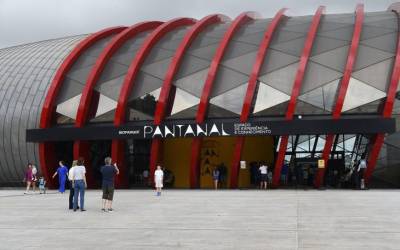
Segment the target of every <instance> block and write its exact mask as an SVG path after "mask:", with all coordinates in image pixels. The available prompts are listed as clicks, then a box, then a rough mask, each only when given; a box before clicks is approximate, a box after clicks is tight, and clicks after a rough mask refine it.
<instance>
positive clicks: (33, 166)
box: [32, 164, 38, 192]
mask: <svg viewBox="0 0 400 250" xmlns="http://www.w3.org/2000/svg"><path fill="white" fill-rule="evenodd" d="M37 172H38V170H37V168H36V166H35V165H33V164H32V190H33V192H35V191H36V182H37Z"/></svg>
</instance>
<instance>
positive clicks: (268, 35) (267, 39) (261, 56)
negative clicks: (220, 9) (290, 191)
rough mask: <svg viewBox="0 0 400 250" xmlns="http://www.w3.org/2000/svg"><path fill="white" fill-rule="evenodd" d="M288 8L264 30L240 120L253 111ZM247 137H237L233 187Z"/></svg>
mask: <svg viewBox="0 0 400 250" xmlns="http://www.w3.org/2000/svg"><path fill="white" fill-rule="evenodd" d="M285 11H286V8H284V9H281V10H279V11H278V12H277V13H276V14H275V16H274V18H273V19H272V21H271V23H270V24H269V25H268V28H267V29H266V30H265V32H264V37H263V40H262V41H261V43H260V46H259V48H258V51H257V55H256V59H255V62H254V64H253V68H252V71H251V74H250V78H249V84H248V85H247V90H246V95H245V98H244V102H243V107H242V113H241V114H240V122H247V120H248V118H249V115H250V112H251V104H252V102H253V99H254V93H255V90H256V86H257V78H258V75H259V73H260V69H261V66H262V65H263V63H264V60H265V55H266V53H267V49H268V47H269V44H270V43H271V40H272V36H273V34H274V32H275V30H276V28H277V27H278V25H279V23H280V21H281V20H282V17H283V16H284V13H285ZM244 142H245V137H243V136H239V137H237V138H236V142H235V150H234V154H233V160H232V169H231V184H230V186H231V188H237V186H238V176H239V162H240V159H241V155H242V149H243V146H244Z"/></svg>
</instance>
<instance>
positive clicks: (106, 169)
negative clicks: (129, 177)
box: [100, 157, 119, 212]
mask: <svg viewBox="0 0 400 250" xmlns="http://www.w3.org/2000/svg"><path fill="white" fill-rule="evenodd" d="M111 161H112V159H111V157H106V158H105V159H104V163H105V165H104V166H102V167H101V169H100V172H101V174H102V176H103V181H102V189H103V196H102V198H103V207H102V209H101V210H102V211H103V212H112V211H113V209H112V201H113V198H114V177H115V175H117V174H119V169H118V167H117V164H116V163H114V165H112V164H111Z"/></svg>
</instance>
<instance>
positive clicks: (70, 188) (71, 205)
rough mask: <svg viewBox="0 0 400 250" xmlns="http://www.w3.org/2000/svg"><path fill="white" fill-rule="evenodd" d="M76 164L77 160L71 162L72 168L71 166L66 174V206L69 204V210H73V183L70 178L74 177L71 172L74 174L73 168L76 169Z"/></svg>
mask: <svg viewBox="0 0 400 250" xmlns="http://www.w3.org/2000/svg"><path fill="white" fill-rule="evenodd" d="M77 164H78V161H77V160H73V161H72V166H71V168H70V169H69V172H68V180H69V200H68V201H69V202H68V204H69V206H68V207H69V209H73V208H74V185H73V183H72V176H73V175H74V174H73V172H74V168H75V167H76V165H77ZM77 208H78V209H79V206H78V207H77Z"/></svg>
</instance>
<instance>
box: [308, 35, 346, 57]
mask: <svg viewBox="0 0 400 250" xmlns="http://www.w3.org/2000/svg"><path fill="white" fill-rule="evenodd" d="M349 44H350V42H348V41H343V40H337V39H332V38H327V37H321V36H316V37H315V40H314V44H313V47H312V50H311V56H314V55H317V54H321V53H324V52H326V51H329V50H333V49H336V48H340V47H343V46H346V45H349Z"/></svg>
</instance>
